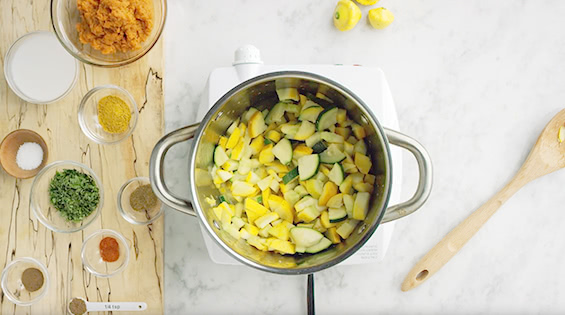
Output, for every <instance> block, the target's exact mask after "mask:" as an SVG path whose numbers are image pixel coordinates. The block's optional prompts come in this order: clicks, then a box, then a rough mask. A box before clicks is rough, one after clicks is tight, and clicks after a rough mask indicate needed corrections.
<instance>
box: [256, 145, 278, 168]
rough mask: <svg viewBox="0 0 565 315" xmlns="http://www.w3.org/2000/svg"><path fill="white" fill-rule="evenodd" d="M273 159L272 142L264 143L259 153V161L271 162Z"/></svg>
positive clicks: (262, 162) (263, 162)
mask: <svg viewBox="0 0 565 315" xmlns="http://www.w3.org/2000/svg"><path fill="white" fill-rule="evenodd" d="M274 160H275V155H274V154H273V144H272V143H269V144H268V145H266V146H265V147H264V148H263V150H261V153H259V162H261V164H267V163H271V162H273V161H274Z"/></svg>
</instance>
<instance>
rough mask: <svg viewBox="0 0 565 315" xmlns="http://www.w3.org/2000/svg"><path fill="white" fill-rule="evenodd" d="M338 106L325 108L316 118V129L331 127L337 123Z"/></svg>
mask: <svg viewBox="0 0 565 315" xmlns="http://www.w3.org/2000/svg"><path fill="white" fill-rule="evenodd" d="M337 110H338V108H337V107H330V108H326V109H324V111H322V112H321V113H320V115H318V118H317V119H316V129H317V130H318V131H322V130H326V129H329V128H330V127H331V126H334V125H335V124H336V123H337Z"/></svg>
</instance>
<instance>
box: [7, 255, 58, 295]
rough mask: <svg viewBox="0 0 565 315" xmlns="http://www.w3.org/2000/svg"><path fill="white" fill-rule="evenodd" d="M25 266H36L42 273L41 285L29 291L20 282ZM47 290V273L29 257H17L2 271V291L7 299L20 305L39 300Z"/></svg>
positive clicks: (45, 269) (40, 264)
mask: <svg viewBox="0 0 565 315" xmlns="http://www.w3.org/2000/svg"><path fill="white" fill-rule="evenodd" d="M27 268H37V269H39V270H41V272H42V273H43V286H42V287H41V288H39V290H37V291H33V292H29V291H27V290H26V289H25V287H24V285H23V283H22V280H21V279H22V273H23V272H24V271H25V270H26V269H27ZM48 290H49V273H48V272H47V268H45V266H43V264H42V263H40V262H39V261H38V260H36V259H34V258H31V257H22V258H18V259H16V260H14V261H12V262H11V263H9V264H8V266H6V268H4V271H2V291H3V292H4V294H5V295H6V297H7V298H8V300H10V301H12V302H13V303H15V304H17V305H21V306H28V305H32V304H33V303H35V302H37V301H39V300H40V299H41V298H42V297H43V296H44V295H45V294H46V293H47V291H48Z"/></svg>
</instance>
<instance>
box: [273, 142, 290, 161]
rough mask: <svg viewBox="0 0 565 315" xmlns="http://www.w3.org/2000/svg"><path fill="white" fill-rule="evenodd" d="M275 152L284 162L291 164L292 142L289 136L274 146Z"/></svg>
mask: <svg viewBox="0 0 565 315" xmlns="http://www.w3.org/2000/svg"><path fill="white" fill-rule="evenodd" d="M273 154H274V155H275V157H276V158H277V159H279V161H281V163H282V164H285V165H286V164H289V163H290V162H291V161H292V144H291V143H290V140H288V139H287V138H282V139H281V140H280V141H279V142H278V143H277V144H276V145H275V146H274V147H273Z"/></svg>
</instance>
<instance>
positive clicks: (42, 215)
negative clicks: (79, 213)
mask: <svg viewBox="0 0 565 315" xmlns="http://www.w3.org/2000/svg"><path fill="white" fill-rule="evenodd" d="M65 169H75V170H77V171H79V172H82V173H86V174H89V175H90V176H92V178H94V181H95V182H96V185H97V186H98V191H99V194H100V201H99V202H98V207H96V209H94V211H92V213H91V214H90V215H89V216H88V217H86V218H84V219H83V220H82V221H81V222H73V221H67V220H66V219H65V218H64V217H63V216H61V215H60V214H59V211H57V210H56V209H55V208H54V207H53V205H52V204H51V200H50V198H49V185H50V184H51V179H52V178H53V176H55V173H56V172H58V171H62V170H65ZM103 203H104V189H103V187H102V182H101V181H100V178H98V176H96V174H95V173H94V171H93V170H92V169H90V168H89V167H88V166H86V165H84V164H81V163H78V162H74V161H57V162H53V163H51V164H49V165H47V166H45V167H44V168H43V169H42V170H41V171H40V172H39V173H38V174H37V176H36V177H35V179H34V180H33V183H32V184H31V191H30V196H29V206H30V208H31V209H32V211H33V213H34V214H35V216H36V217H37V219H38V220H39V222H41V224H43V225H45V227H47V228H48V229H50V230H52V231H55V232H60V233H72V232H76V231H80V230H82V229H84V228H85V227H87V226H88V225H89V224H91V223H92V222H93V221H94V220H96V218H97V217H98V215H99V214H100V209H102V205H103Z"/></svg>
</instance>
